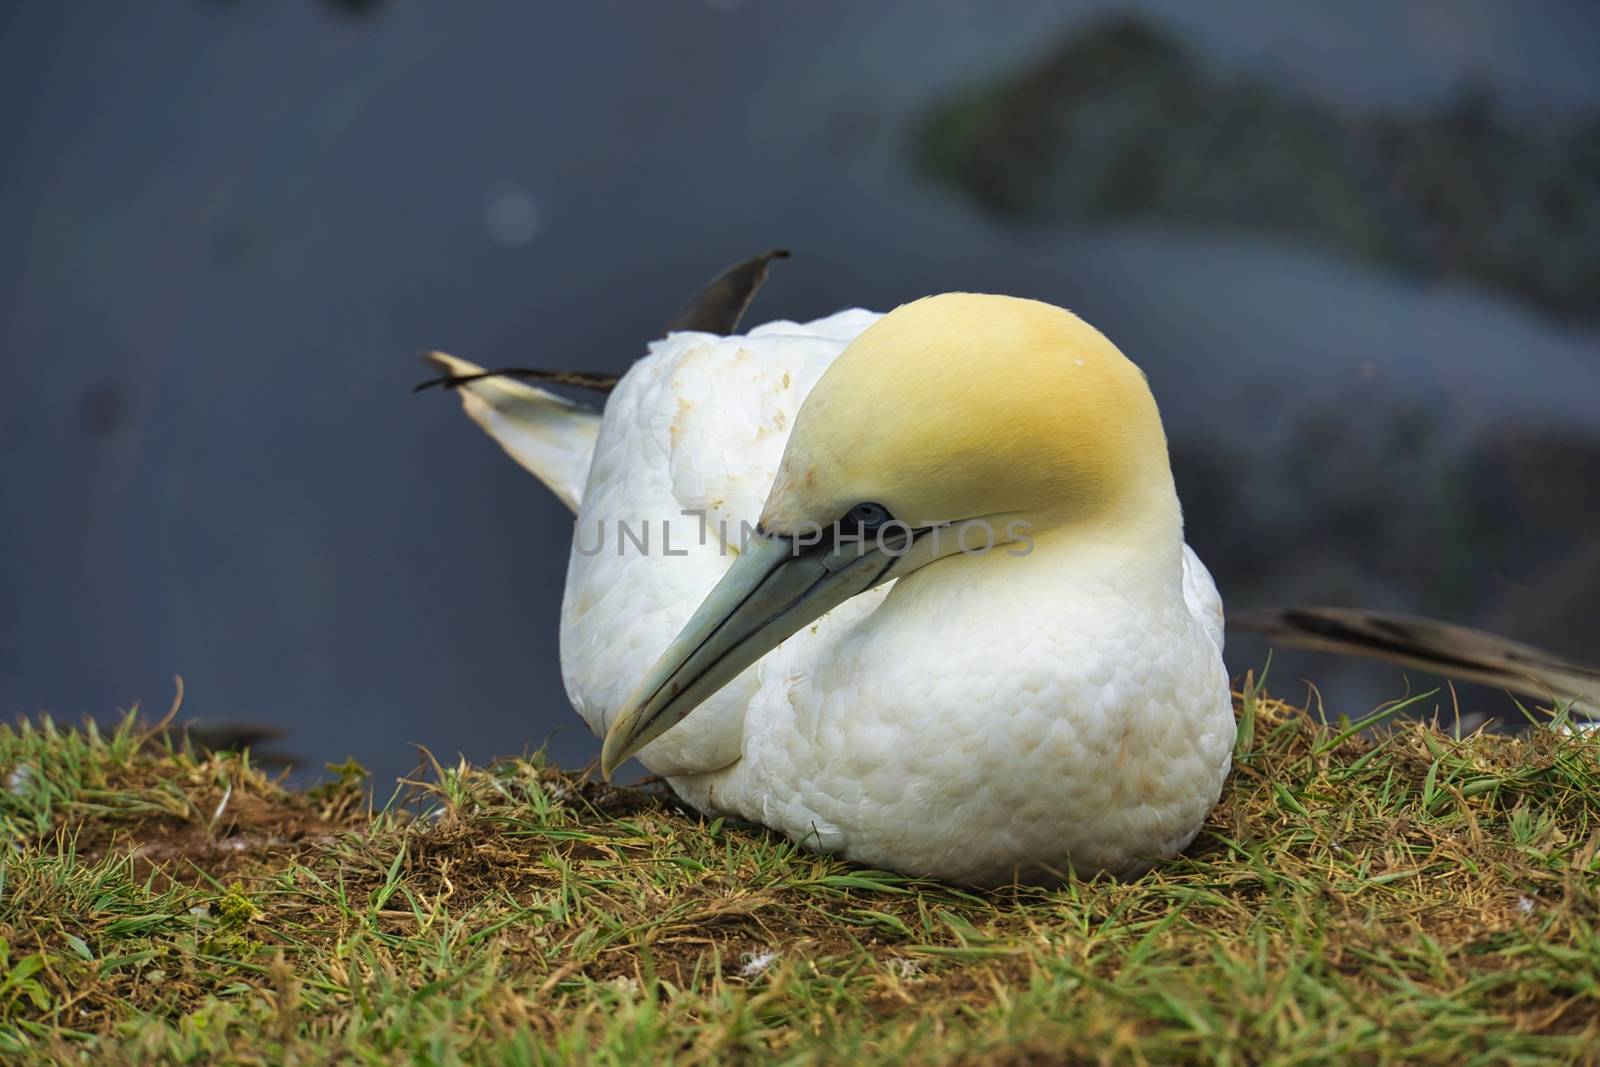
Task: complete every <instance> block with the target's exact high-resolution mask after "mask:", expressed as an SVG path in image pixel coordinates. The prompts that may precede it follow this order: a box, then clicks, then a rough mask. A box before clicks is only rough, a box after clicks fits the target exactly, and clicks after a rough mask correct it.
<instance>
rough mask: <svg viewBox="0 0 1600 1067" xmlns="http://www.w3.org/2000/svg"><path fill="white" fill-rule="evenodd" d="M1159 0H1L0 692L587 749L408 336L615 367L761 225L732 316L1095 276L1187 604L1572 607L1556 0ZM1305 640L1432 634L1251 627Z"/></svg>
mask: <svg viewBox="0 0 1600 1067" xmlns="http://www.w3.org/2000/svg"><path fill="white" fill-rule="evenodd" d="M1204 7H1205V10H1204V11H1202V10H1201V8H1200V6H1198V5H1193V4H1188V3H1183V2H1180V0H1172V2H1166V3H1161V2H1149V3H1138V4H1115V5H1112V4H1083V5H1076V6H1070V7H1069V6H1066V5H1063V4H1061V3H1058V2H1046V0H986V2H984V3H982V4H979V3H975V2H961V3H957V2H949V0H938V2H935V0H895V2H892V0H874V2H873V3H865V4H864V3H856V2H848V0H808V2H807V3H804V4H802V3H777V2H762V0H744V2H740V0H714V2H713V0H673V2H667V0H637V2H629V3H620V2H618V3H603V4H601V3H594V4H586V3H537V4H535V3H520V2H518V3H497V4H491V3H474V4H448V5H446V4H423V3H421V2H400V0H393V2H386V0H344V2H332V0H273V2H268V0H209V2H208V0H164V2H154V0H152V2H150V3H144V4H138V5H132V4H125V5H94V6H92V7H91V6H88V5H67V4H27V5H22V4H12V5H7V6H6V7H5V8H4V9H3V11H0V86H3V93H0V134H3V143H4V144H5V146H6V151H5V157H6V163H5V165H4V166H3V167H0V234H3V235H4V247H5V251H6V255H5V256H4V257H3V259H0V328H3V330H4V340H5V344H4V351H5V359H6V360H7V365H8V369H9V373H8V374H7V375H6V383H5V388H4V392H3V397H0V405H3V409H0V410H3V416H0V448H3V454H4V466H3V470H4V475H3V477H0V508H3V511H0V514H3V516H4V532H3V534H0V539H3V541H0V543H3V544H4V552H3V554H0V712H3V713H4V715H5V717H6V718H10V717H12V716H14V715H16V714H21V713H29V714H31V713H34V712H38V711H41V710H48V711H51V712H53V713H55V714H56V715H58V716H61V717H64V718H68V719H75V718H77V717H78V716H79V715H81V714H93V715H97V716H101V717H104V716H106V715H109V714H111V713H113V711H114V709H116V708H118V707H125V706H127V705H129V704H132V703H134V702H142V703H143V704H144V706H145V707H146V708H147V710H151V711H154V712H155V713H157V714H159V713H160V712H161V711H163V710H164V709H165V708H166V706H167V704H168V702H169V701H170V699H171V693H172V686H171V680H170V679H171V676H172V675H173V674H175V673H176V674H182V675H183V677H184V678H185V680H186V682H187V685H188V697H187V701H186V703H185V706H184V712H183V714H184V716H185V717H188V718H199V719H202V720H206V721H211V722H232V721H241V720H249V721H257V722H263V723H268V724H272V725H274V726H277V727H279V728H281V729H283V730H284V731H285V732H286V735H287V736H286V738H285V739H284V741H283V742H282V744H283V746H284V747H287V748H288V749H290V750H292V751H293V752H295V753H298V754H299V755H300V756H301V757H302V764H301V765H302V766H304V767H310V768H312V769H319V768H320V767H321V764H322V761H324V760H336V759H341V758H343V757H344V756H346V755H354V756H356V757H357V758H359V759H360V760H362V761H364V762H365V763H367V764H368V765H369V766H371V767H372V768H373V769H374V770H375V771H376V772H377V773H378V774H379V776H380V777H387V776H391V775H393V774H396V773H400V772H403V771H405V770H407V769H408V768H410V767H412V766H414V765H415V763H416V754H415V751H414V750H413V749H411V748H410V747H409V745H408V743H409V742H415V743H419V744H424V745H427V746H428V747H430V748H431V749H433V750H434V751H435V752H436V753H439V754H440V755H441V756H442V757H449V756H453V755H454V754H455V753H457V752H462V753H465V754H466V755H467V756H469V757H471V758H474V759H484V758H487V757H490V756H493V755H497V754H509V753H515V752H519V751H522V750H524V749H526V748H530V747H537V746H538V745H539V744H541V743H544V742H545V741H546V740H548V741H549V743H550V748H551V751H552V753H553V754H554V755H555V756H556V757H557V758H558V759H560V760H561V761H562V762H566V763H571V764H575V765H581V764H582V763H585V762H587V761H588V760H589V759H590V758H592V757H593V756H594V754H595V753H596V752H597V746H596V744H595V743H594V741H593V740H592V739H590V738H589V737H588V736H587V731H586V730H585V729H584V727H583V725H582V724H581V723H580V722H579V721H578V719H577V717H576V716H575V715H574V714H572V712H571V711H570V710H569V708H568V706H567V703H566V699H565V696H564V693H563V690H562V686H561V681H560V675H559V669H558V664H557V650H556V620H557V611H558V606H559V602H560V596H561V588H562V583H563V578H564V573H565V568H566V558H567V551H568V546H569V543H570V537H571V520H570V517H569V516H568V515H567V513H566V512H565V511H564V509H563V508H562V507H561V505H560V504H559V503H557V502H556V500H555V499H554V498H553V497H551V496H550V495H549V494H548V493H546V492H545V491H544V490H543V489H542V488H541V487H540V486H539V485H538V484H537V483H536V482H535V481H534V480H533V479H532V478H531V477H529V476H528V475H526V474H525V473H523V472H522V471H521V470H520V469H518V468H517V467H515V466H514V465H513V464H512V463H511V462H510V461H509V460H508V459H506V458H505V457H504V456H503V455H502V454H501V453H500V451H499V450H498V448H497V447H496V446H495V445H493V444H492V443H491V442H490V441H489V440H488V439H486V438H485V437H484V436H483V435H482V434H481V433H480V432H479V431H478V430H477V428H476V427H474V426H472V425H471V424H470V423H469V422H468V421H467V420H466V419H465V418H463V417H462V415H461V413H460V410H459V407H458V405H457V404H456V402H455V401H454V400H453V399H452V398H450V397H448V396H442V395H440V394H437V393H430V394H425V395H421V396H413V395H411V393H410V392H409V387H410V386H411V385H412V384H413V383H414V382H416V381H417V380H419V379H420V378H421V377H423V376H424V375H425V371H424V368H423V367H422V365H421V364H420V363H418V362H417V360H416V354H417V353H418V352H419V351H421V350H423V349H426V348H431V347H438V348H443V349H445V350H447V351H450V352H453V353H455V354H457V355H460V356H463V357H465V358H467V359H471V360H473V361H475V362H478V363H482V364H485V365H503V364H523V365H538V366H554V367H562V368H568V367H570V368H585V369H594V370H620V369H622V368H624V367H626V366H627V365H628V363H629V362H630V361H632V360H633V359H635V358H637V357H638V356H639V355H640V354H642V352H643V349H644V344H645V342H646V341H647V340H649V339H651V338H652V337H654V336H656V335H657V333H658V332H659V330H660V327H661V325H662V324H663V323H664V322H665V321H666V319H667V318H668V317H669V316H670V315H671V313H672V312H673V311H674V310H675V309H676V308H677V307H678V305H679V304H680V303H681V302H682V301H683V300H684V299H685V298H686V297H687V296H689V294H690V293H692V292H693V291H694V290H695V289H696V288H697V287H698V286H699V285H700V284H701V283H702V282H703V281H704V280H705V279H706V278H707V277H708V276H710V275H711V274H713V273H715V272H716V271H717V270H719V269H720V268H722V267H723V266H725V265H726V264H728V263H731V262H733V261H734V260H737V259H740V258H743V257H745V256H747V255H750V254H751V253H753V252H755V251H757V250H759V249H762V248H766V247H770V246H774V245H783V246H787V247H789V248H791V249H793V251H794V254H795V256H794V259H792V260H790V261H788V262H785V263H780V264H778V265H776V267H775V269H774V274H773V278H772V280H771V281H770V282H769V284H768V286H767V288H766V290H765V291H764V292H763V293H762V295H761V297H760V298H759V299H758V301H757V303H756V306H755V307H754V309H753V310H752V313H751V315H750V317H749V319H747V324H753V323H755V322H759V321H764V320H767V319H772V318H779V317H783V318H797V319H805V318H810V317H815V316H819V315H823V314H826V313H829V312H831V311H834V310H836V309H838V308H841V307H844V306H848V305H861V306H865V307H871V308H877V309H881V310H887V309H889V308H890V307H892V306H894V305H896V304H898V303H901V302H903V301H905V300H908V299H912V298H915V297H918V296H922V295H924V294H927V293H931V292H938V291H943V290H949V289H971V290H988V291H998V292H1008V293H1014V294H1017V295H1025V296H1034V297H1039V298H1042V299H1046V300H1049V301H1053V302H1056V303H1059V304H1063V305H1065V306H1068V307H1070V308H1073V309H1074V310H1076V311H1078V312H1079V313H1080V314H1082V315H1083V316H1084V317H1086V318H1087V319H1089V320H1090V321H1091V322H1093V323H1095V324H1096V325H1098V326H1099V327H1100V328H1101V329H1102V330H1104V331H1105V332H1106V333H1107V334H1108V335H1109V336H1110V337H1111V338H1112V339H1113V340H1114V341H1115V342H1116V343H1117V344H1118V345H1119V346H1120V347H1122V348H1123V350H1124V351H1126V352H1127V353H1129V354H1130V355H1131V356H1132V357H1133V358H1134V359H1135V360H1137V361H1138V362H1139V363H1140V364H1142V365H1143V366H1144V368H1145V369H1146V370H1147V372H1148V373H1149V375H1150V378H1151V380H1152V384H1153V386H1154V389H1155V391H1156V394H1157V398H1158V400H1159V401H1160V403H1161V406H1162V410H1163V413H1164V415H1165V418H1166V422H1167V427H1168V432H1169V434H1170V437H1171V442H1172V450H1173V455H1174V462H1175V467H1176V470H1177V475H1178V481H1179V490H1180V492H1181V494H1182V497H1183V500H1184V503H1185V509H1186V513H1187V516H1188V530H1189V539H1190V541H1191V543H1193V544H1194V545H1195V546H1196V548H1197V549H1198V550H1199V551H1200V553H1201V555H1202V556H1203V557H1204V558H1205V559H1206V560H1207V561H1208V562H1209V563H1210V565H1211V567H1212V569H1213V570H1214V571H1215V573H1216V576H1217V578H1218V581H1219V584H1220V585H1221V588H1222V592H1223V596H1224V598H1225V599H1226V600H1227V602H1228V603H1229V604H1230V605H1231V606H1234V607H1249V606H1255V605H1268V604H1287V603H1328V604H1344V605H1352V606H1367V607H1379V608H1387V609H1396V610H1404V611H1412V612H1419V613H1426V614H1429V615H1434V616H1437V617H1440V618H1444V619H1449V620H1452V621H1456V622H1462V623H1468V624H1471V625H1476V626H1481V627H1484V628H1487V629H1491V630H1494V631H1496V632H1499V633H1502V634H1505V635H1507V636H1511V637H1516V638H1519V639H1522V640H1525V641H1530V642H1534V643H1537V644H1540V645H1543V646H1546V647H1548V648H1550V649H1551V650H1553V651H1556V652H1560V653H1564V654H1567V655H1569V656H1574V657H1579V658H1588V659H1595V658H1600V613H1597V612H1596V610H1595V605H1596V604H1597V603H1600V475H1597V474H1596V472H1597V471H1600V415H1597V408H1600V65H1597V64H1596V63H1595V58H1594V57H1595V51H1594V45H1595V42H1596V41H1600V7H1597V6H1595V5H1592V4H1587V3H1581V2H1575V3H1570V4H1560V3H1547V4H1540V5H1536V6H1535V5H1525V4H1518V3H1515V2H1514V0H1513V2H1505V3H1484V2H1448V3H1445V2H1439V3H1391V2H1381V3H1377V2H1375V3H1359V4H1357V3H1349V4H1340V5H1302V4H1293V5H1284V4H1278V3H1273V2H1268V0H1262V2H1257V3H1232V4H1221V5H1205V6H1204ZM1265 658H1266V649H1265V646H1264V645H1262V644H1261V643H1260V642H1259V641H1251V640H1249V639H1247V638H1242V637H1236V638H1233V639H1232V641H1231V647H1230V650H1229V660H1230V667H1231V668H1232V669H1233V670H1235V671H1238V672H1240V673H1241V674H1242V672H1243V671H1244V670H1246V669H1248V668H1255V669H1257V670H1259V668H1260V667H1261V666H1262V664H1263V662H1264V661H1265ZM1306 678H1310V679H1314V680H1315V681H1316V683H1317V685H1318V687H1319V688H1320V690H1321V693H1322V697H1323V700H1324V701H1325V703H1326V707H1327V710H1328V712H1329V713H1330V714H1339V713H1347V714H1351V715H1358V714H1360V713H1362V712H1364V711H1366V710H1368V709H1370V708H1371V707H1372V706H1373V705H1374V704H1376V703H1377V702H1378V701H1380V700H1383V699H1386V698H1392V697H1395V696H1398V695H1400V694H1401V693H1403V692H1405V691H1406V690H1407V687H1408V686H1409V687H1410V688H1411V689H1412V690H1413V691H1414V690H1415V689H1417V688H1423V687H1431V686H1432V685H1434V684H1436V680H1433V679H1428V678H1419V677H1410V678H1408V677H1406V676H1405V674H1404V672H1402V671H1401V670H1399V669H1398V668H1392V667H1384V666H1359V665H1354V664H1352V663H1351V662H1350V661H1346V660H1340V659H1338V658H1334V657H1327V656H1318V655H1314V654H1309V653H1301V654H1285V653H1279V654H1277V655H1276V656H1275V658H1274V661H1273V667H1272V680H1273V689H1274V690H1275V691H1277V692H1278V693H1279V694H1280V695H1284V696H1286V697H1290V698H1292V699H1297V698H1298V697H1299V696H1301V695H1303V694H1304V693H1305V683H1304V682H1303V681H1302V679H1306ZM1462 705H1463V706H1462V710H1463V711H1464V712H1467V713H1468V714H1473V715H1485V714H1487V715H1503V714H1506V713H1507V712H1510V711H1512V709H1511V708H1510V701H1509V698H1507V697H1506V696H1505V695H1504V694H1501V693H1495V692H1492V691H1468V690H1464V691H1463V696H1462ZM1444 706H1445V707H1446V708H1447V709H1448V707H1449V703H1448V701H1446V702H1445V704H1444Z"/></svg>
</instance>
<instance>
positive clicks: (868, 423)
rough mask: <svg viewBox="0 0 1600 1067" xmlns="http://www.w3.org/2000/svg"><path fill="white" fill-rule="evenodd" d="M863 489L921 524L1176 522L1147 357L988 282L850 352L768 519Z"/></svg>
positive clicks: (791, 520)
mask: <svg viewBox="0 0 1600 1067" xmlns="http://www.w3.org/2000/svg"><path fill="white" fill-rule="evenodd" d="M864 502H872V503H876V504H879V505H882V506H883V507H884V508H886V509H887V510H888V512H889V513H891V514H892V515H893V517H894V518H896V519H898V520H900V521H902V522H905V523H907V524H909V525H910V526H912V527H914V528H915V527H921V526H925V525H928V524H931V523H937V522H960V521H964V520H968V519H975V518H990V519H993V518H994V517H997V516H1005V515H1017V516H1021V517H1022V518H1024V519H1026V520H1028V521H1029V522H1030V523H1032V524H1033V525H1034V528H1035V529H1040V530H1045V529H1050V528H1052V527H1055V526H1059V525H1063V524H1069V523H1071V524H1076V523H1083V522H1090V521H1112V522H1126V523H1141V524H1142V523H1148V522H1157V521H1160V522H1166V521H1168V520H1170V521H1173V522H1175V521H1177V500H1176V496H1175V494H1174V491H1173V486H1172V474H1171V468H1170V467H1169V465H1168V461H1167V442H1166V436H1165V434H1164V433H1163V432H1162V429H1161V417H1160V415H1159V414H1158V412H1157V411H1156V404H1155V399H1154V398H1153V397H1152V396H1151V395H1150V388H1149V386H1148V384H1147V383H1146V381H1145V377H1144V374H1143V373H1142V372H1141V371H1140V370H1139V368H1138V367H1136V366H1134V365H1133V363H1131V362H1130V361H1129V360H1128V359H1127V357H1125V356H1124V355H1123V354H1122V353H1121V352H1119V351H1117V349H1116V346H1114V345H1113V344H1112V343H1111V342H1110V341H1108V340H1106V339H1105V337H1104V336H1102V335H1101V334H1100V332H1099V331H1098V330H1096V329H1095V328H1094V327H1092V326H1090V325H1089V324H1088V323H1086V322H1084V321H1083V320H1082V319H1080V318H1078V317H1077V316H1076V315H1073V314H1072V313H1071V312H1068V311H1063V310H1062V309H1061V308H1058V307H1054V306H1052V305H1050V304H1044V303H1041V302H1039V301H1036V300H1022V299H1018V298H1016V297H1008V296H985V295H980V294H975V293H949V294H945V295H943V296H930V297H927V298H925V299H923V300H918V301H916V302H914V303H911V304H906V305H903V306H902V307H900V308H898V309H896V310H895V311H893V312H890V313H889V314H888V315H885V316H884V317H883V318H882V319H880V320H879V321H878V322H877V323H876V324H875V325H873V326H872V327H871V328H870V329H868V330H867V331H866V332H865V333H863V334H862V335H861V336H860V337H858V338H857V339H856V341H855V342H854V343H853V344H852V345H851V346H850V347H849V348H848V349H846V350H845V352H844V354H843V355H841V356H840V357H839V359H838V360H837V361H836V362H835V363H834V364H833V366H832V367H830V368H829V369H828V371H827V373H826V374H824V375H823V376H822V379H821V381H819V382H818V383H817V386H816V388H815V389H814V390H813V391H812V392H811V394H810V395H809V396H808V397H807V398H806V401H805V403H804V405H803V406H802V407H801V409H800V413H799V415H798V417H797V418H796V419H795V427H794V434H793V436H792V437H791V438H790V440H789V445H788V449H787V450H786V451H785V453H784V457H783V462H782V464H781V465H780V467H779V469H778V475H777V478H776V480H775V482H774V484H773V488H772V492H771V495H770V496H769V497H768V498H767V504H766V508H765V509H764V510H763V513H762V519H761V521H762V529H764V530H767V531H770V532H774V533H787V532H792V531H794V530H795V529H797V528H799V527H800V526H802V525H804V524H808V523H820V524H824V525H826V524H829V523H832V522H834V521H835V520H837V519H839V518H840V517H841V516H842V515H844V514H846V513H847V512H848V511H849V509H850V508H852V507H854V506H856V505H858V504H862V503H864Z"/></svg>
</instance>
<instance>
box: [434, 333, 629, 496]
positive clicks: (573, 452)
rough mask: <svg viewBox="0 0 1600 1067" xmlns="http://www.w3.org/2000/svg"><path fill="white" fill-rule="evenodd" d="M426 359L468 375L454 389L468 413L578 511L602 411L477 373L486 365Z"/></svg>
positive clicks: (456, 375) (453, 374) (439, 356)
mask: <svg viewBox="0 0 1600 1067" xmlns="http://www.w3.org/2000/svg"><path fill="white" fill-rule="evenodd" d="M422 358H423V359H424V360H425V361H426V362H428V363H431V364H433V366H435V367H437V368H438V369H439V370H440V371H442V372H443V373H444V374H445V375H447V376H449V377H450V378H451V379H461V378H466V379H469V380H468V381H465V382H462V383H461V384H460V385H459V386H458V387H457V388H456V389H455V392H456V394H457V395H458V396H460V397H461V406H462V408H463V409H464V410H465V411H466V413H467V417H468V418H470V419H472V421H473V422H475V423H477V424H478V425H479V426H481V427H482V428H483V431H484V432H485V433H487V434H488V435H489V436H490V437H492V438H494V439H495V440H496V441H498V442H499V443H500V447H501V448H503V449H505V450H506V452H507V454H509V455H510V456H511V458H512V459H514V460H516V461H517V462H518V463H520V464H521V465H522V466H523V467H525V468H527V469H528V470H529V471H531V472H532V473H533V474H534V476H535V477H537V478H538V479H539V480H540V481H541V482H543V483H544V484H545V485H546V486H547V487H549V489H550V491H551V492H552V493H554V494H555V495H556V496H558V497H559V498H560V499H561V502H562V503H563V504H565V505H567V507H568V508H570V509H572V511H573V512H574V513H576V512H577V510H578V505H579V504H581V503H582V502H583V487H584V483H585V482H587V481H588V479H589V463H590V461H591V460H592V459H593V458H594V442H595V437H596V436H597V435H598V434H599V432H600V413H599V412H597V411H595V410H594V409H592V408H588V407H585V406H584V405H582V404H575V403H573V402H572V401H570V400H567V399H566V398H564V397H559V396H556V395H555V394H554V393H550V392H546V391H545V390H543V389H540V388H538V387H537V386H533V385H528V384H526V383H524V382H520V381H517V380H516V379H514V378H506V377H492V376H491V377H475V376H476V375H481V374H483V368H481V367H479V366H478V365H477V364H474V363H468V362H467V361H466V360H464V359H457V358H456V357H455V356H450V355H446V354H445V353H443V352H429V353H428V354H427V355H425V356H423V357H422Z"/></svg>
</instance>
